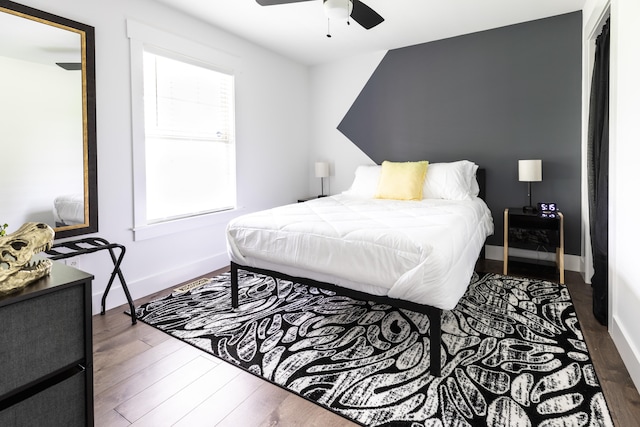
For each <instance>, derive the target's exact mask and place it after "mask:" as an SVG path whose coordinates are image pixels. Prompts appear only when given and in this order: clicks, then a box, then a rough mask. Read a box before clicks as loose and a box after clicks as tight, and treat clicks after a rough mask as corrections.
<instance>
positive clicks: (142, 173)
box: [127, 20, 240, 241]
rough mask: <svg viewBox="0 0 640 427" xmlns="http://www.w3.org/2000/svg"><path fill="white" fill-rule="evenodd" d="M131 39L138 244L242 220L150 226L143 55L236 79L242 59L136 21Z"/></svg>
mask: <svg viewBox="0 0 640 427" xmlns="http://www.w3.org/2000/svg"><path fill="white" fill-rule="evenodd" d="M127 37H128V38H129V44H130V55H131V120H132V123H131V128H132V142H133V196H134V201H133V210H134V226H133V232H134V240H136V241H137V240H145V239H151V238H155V237H160V236H164V235H169V234H173V233H180V232H184V231H188V230H193V229H196V228H201V227H207V226H212V225H221V224H226V223H227V222H228V221H229V220H231V219H232V218H235V217H236V216H238V209H237V208H236V209H230V210H225V211H219V212H211V213H206V214H201V215H196V216H191V217H185V218H178V219H174V220H170V221H165V222H160V223H154V224H149V223H148V222H147V207H146V201H147V197H146V191H147V190H146V160H145V159H146V153H145V121H144V76H143V54H144V51H145V50H150V51H154V52H162V51H164V52H168V53H172V56H173V57H178V58H179V57H184V58H187V59H188V60H189V61H191V62H193V63H203V64H210V65H211V64H212V65H214V66H215V68H216V69H217V70H218V71H221V72H224V73H228V74H231V75H234V76H237V75H238V74H240V59H239V58H238V57H236V56H233V55H230V54H228V53H225V52H221V51H218V50H216V49H213V48H211V47H209V46H205V45H203V44H200V43H197V42H194V41H192V40H188V39H185V38H182V37H180V36H177V35H175V34H171V33H167V32H165V31H162V30H159V29H157V28H154V27H150V26H148V25H145V24H141V23H139V22H137V21H133V20H127ZM210 65H209V66H210ZM236 81H237V80H236Z"/></svg>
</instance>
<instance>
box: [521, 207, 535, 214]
mask: <svg viewBox="0 0 640 427" xmlns="http://www.w3.org/2000/svg"><path fill="white" fill-rule="evenodd" d="M537 211H538V209H536V207H535V206H523V207H522V212H526V213H534V212H537Z"/></svg>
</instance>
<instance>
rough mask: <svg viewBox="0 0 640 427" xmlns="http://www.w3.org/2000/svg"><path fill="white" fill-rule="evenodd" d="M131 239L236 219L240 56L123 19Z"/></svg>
mask: <svg viewBox="0 0 640 427" xmlns="http://www.w3.org/2000/svg"><path fill="white" fill-rule="evenodd" d="M127 36H128V37H129V44H130V53H131V120H132V124H131V125H132V132H133V134H132V144H133V146H132V151H133V196H134V197H133V208H134V227H133V232H134V239H135V240H144V239H150V238H154V237H159V236H164V235H168V234H172V233H180V232H184V231H188V230H194V229H198V228H202V227H210V226H214V225H215V226H219V225H221V224H226V223H227V222H228V221H229V220H230V219H231V218H234V217H236V216H237V215H238V210H239V208H238V207H237V206H236V177H235V173H236V172H235V156H236V154H235V145H236V144H235V142H236V141H235V85H236V76H240V75H242V61H241V58H239V57H237V56H234V55H232V54H229V53H227V52H223V51H220V50H217V49H214V48H212V47H211V46H208V45H206V44H202V43H198V42H194V41H193V40H189V39H186V38H183V37H180V36H178V35H176V34H173V33H167V32H164V31H162V30H160V29H158V28H154V27H150V26H148V25H145V24H142V23H139V22H136V21H134V20H127Z"/></svg>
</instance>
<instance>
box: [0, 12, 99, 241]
mask: <svg viewBox="0 0 640 427" xmlns="http://www.w3.org/2000/svg"><path fill="white" fill-rule="evenodd" d="M0 13H8V14H11V15H14V16H16V17H19V18H24V19H26V20H30V21H33V22H36V23H39V24H42V25H48V26H52V27H56V28H59V29H62V30H65V31H70V32H73V33H76V34H78V35H79V36H80V40H81V42H80V44H81V46H80V53H81V65H80V67H79V68H76V69H77V70H80V71H81V73H82V159H83V174H82V175H83V176H82V179H83V183H82V188H83V193H84V194H83V196H84V197H83V198H82V199H80V203H82V202H84V203H83V204H84V217H83V218H84V222H80V221H79V222H78V223H74V224H72V225H66V224H59V223H54V224H53V225H52V226H54V230H55V232H56V234H55V238H56V239H61V238H66V237H72V236H78V235H82V234H89V233H95V232H97V231H98V185H97V156H96V84H95V33H94V28H93V27H91V26H89V25H85V24H81V23H79V22H75V21H72V20H70V19H66V18H63V17H60V16H56V15H53V14H50V13H48V12H44V11H41V10H38V9H33V8H31V7H28V6H24V5H21V4H18V3H14V2H12V1H7V0H0ZM25 33H26V32H25ZM25 33H22V34H20V33H18V34H15V35H13V37H11V38H9V39H7V40H5V42H6V43H11V42H12V40H17V39H18V38H20V37H21V36H22V35H24V34H25ZM43 48H45V46H43ZM43 50H44V49H43ZM58 65H60V66H61V67H63V65H61V64H58ZM63 68H64V67H63ZM1 102H2V100H1V99H0V103H1ZM31 119H32V118H31V117H30V118H29V120H31ZM33 126H34V127H35V126H38V123H37V122H34V123H33ZM0 135H2V129H0ZM2 139H3V138H0V140H2ZM3 143H6V144H9V142H8V141H5V142H3ZM34 155H35V156H37V153H34ZM77 155H78V156H79V155H80V153H77ZM5 160H6V161H10V159H5ZM78 164H79V162H78ZM32 166H33V165H32ZM55 167H56V162H55V160H54V161H52V162H51V164H50V169H49V170H48V171H45V174H43V175H41V179H44V180H46V179H50V180H51V179H56V177H55ZM59 167H62V166H59ZM21 168H22V170H24V174H23V175H28V174H31V173H36V172H37V171H38V170H39V169H38V167H37V166H33V167H32V168H31V169H32V170H29V165H22V166H21ZM0 176H2V175H1V172H0ZM17 179H20V178H17ZM79 179H80V178H79ZM2 180H3V182H4V184H3V185H11V183H12V181H13V182H15V181H16V177H9V178H8V179H7V177H3V178H2ZM77 186H78V188H80V185H79V183H78V184H77ZM24 198H25V200H24V203H22V200H20V203H16V204H17V205H19V206H21V207H20V208H19V209H23V208H22V207H24V206H28V205H29V202H30V195H29V194H25V195H24ZM52 209H53V206H52ZM25 216H26V215H25ZM52 217H53V215H52ZM0 221H6V220H5V219H3V218H0ZM10 225H11V226H12V227H16V228H17V227H19V226H20V225H21V224H10Z"/></svg>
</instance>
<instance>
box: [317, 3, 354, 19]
mask: <svg viewBox="0 0 640 427" xmlns="http://www.w3.org/2000/svg"><path fill="white" fill-rule="evenodd" d="M323 6H324V13H325V15H327V17H328V18H329V19H347V18H349V16H351V12H352V11H353V0H324V4H323Z"/></svg>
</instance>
